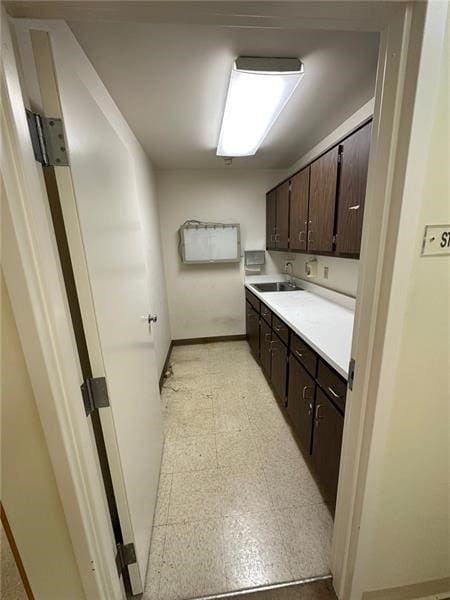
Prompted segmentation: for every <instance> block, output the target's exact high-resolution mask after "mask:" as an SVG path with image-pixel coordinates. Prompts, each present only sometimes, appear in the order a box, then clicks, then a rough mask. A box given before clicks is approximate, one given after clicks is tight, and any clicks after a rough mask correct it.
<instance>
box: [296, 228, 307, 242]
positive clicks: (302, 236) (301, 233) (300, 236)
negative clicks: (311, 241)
mask: <svg viewBox="0 0 450 600" xmlns="http://www.w3.org/2000/svg"><path fill="white" fill-rule="evenodd" d="M305 236H306V232H305V231H299V232H298V241H299V242H304V241H305Z"/></svg>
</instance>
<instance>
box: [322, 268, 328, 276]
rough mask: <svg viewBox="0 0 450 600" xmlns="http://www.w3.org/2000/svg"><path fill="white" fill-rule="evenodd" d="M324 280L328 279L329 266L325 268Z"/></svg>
mask: <svg viewBox="0 0 450 600" xmlns="http://www.w3.org/2000/svg"><path fill="white" fill-rule="evenodd" d="M323 278H324V279H328V267H327V266H324V267H323Z"/></svg>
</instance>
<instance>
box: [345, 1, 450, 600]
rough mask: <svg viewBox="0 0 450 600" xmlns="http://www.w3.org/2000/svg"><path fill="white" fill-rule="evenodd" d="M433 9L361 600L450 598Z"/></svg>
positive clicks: (378, 420)
mask: <svg viewBox="0 0 450 600" xmlns="http://www.w3.org/2000/svg"><path fill="white" fill-rule="evenodd" d="M427 11H428V18H427V22H426V29H425V36H424V49H423V54H422V57H421V66H420V71H419V79H418V90H417V96H416V104H415V114H414V117H413V126H412V130H411V131H412V137H411V141H410V147H409V157H408V163H407V166H406V179H405V189H404V190H403V206H402V210H401V215H400V225H399V238H398V240H397V244H396V256H395V261H394V272H393V277H392V284H391V288H390V290H389V307H388V316H387V326H386V332H385V336H384V340H383V342H382V343H383V363H382V367H381V372H380V377H379V382H378V389H377V390H376V413H375V422H374V430H373V435H372V441H371V449H370V458H369V467H368V478H367V484H366V491H365V496H364V505H363V512H362V516H361V522H360V528H359V532H360V533H359V544H358V547H357V550H356V563H355V569H354V587H353V590H354V591H353V595H352V596H351V597H352V598H355V599H358V600H360V598H361V597H363V598H366V597H367V598H373V600H375V598H379V599H381V598H394V597H395V598H398V599H400V598H410V599H411V598H425V597H427V598H428V597H430V598H436V599H437V598H448V597H450V543H449V541H450V506H449V498H450V468H449V457H450V447H449V442H450V438H449V431H450V421H449V416H450V415H449V407H450V402H449V400H450V398H449V392H450V380H449V377H450V344H449V339H450V338H449V332H450V256H449V255H447V256H435V257H421V247H422V239H423V232H424V227H425V225H426V224H437V223H450V201H449V200H450V197H449V169H448V166H449V164H450V154H449V113H448V106H449V88H448V33H449V27H448V25H449V21H448V20H447V21H446V18H445V13H447V15H448V6H447V5H446V3H437V2H436V3H430V4H429V5H428V8H427ZM445 24H447V39H446V46H445V45H444V46H443V45H442V38H443V29H444V28H445ZM430 64H433V69H430V68H429V65H430ZM386 285H388V284H386ZM444 578H446V581H444ZM433 581H434V582H435V584H434V585H433V584H431V582H433ZM427 582H428V583H427ZM437 582H440V584H439V585H438V583H437ZM414 584H416V585H417V587H416V588H415V589H414V587H410V588H406V586H414ZM418 584H421V585H418ZM394 587H395V588H398V589H397V592H396V594H392V595H391V594H390V593H388V590H389V589H391V588H394ZM439 587H440V589H439ZM377 590H378V591H377ZM370 591H373V592H372V593H370V594H369V592H370ZM366 592H367V595H366Z"/></svg>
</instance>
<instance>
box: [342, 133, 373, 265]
mask: <svg viewBox="0 0 450 600" xmlns="http://www.w3.org/2000/svg"><path fill="white" fill-rule="evenodd" d="M371 134H372V123H368V124H367V125H365V126H364V127H363V128H362V129H359V130H358V131H357V132H356V133H354V134H353V135H351V136H350V137H348V138H347V139H346V140H344V142H343V143H342V144H341V159H340V160H341V173H340V179H339V194H338V214H337V230H336V252H338V253H339V254H355V255H357V254H359V250H360V246H361V233H362V224H363V216H364V200H365V197H366V183H367V170H368V166H369V150H370V138H371Z"/></svg>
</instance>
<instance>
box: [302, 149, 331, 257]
mask: <svg viewBox="0 0 450 600" xmlns="http://www.w3.org/2000/svg"><path fill="white" fill-rule="evenodd" d="M338 155H339V147H338V146H335V147H334V148H332V149H331V150H329V151H328V152H327V153H326V154H324V155H323V156H321V157H320V158H319V159H318V160H316V161H315V162H313V163H312V165H311V167H310V170H311V175H310V186H309V224H308V250H314V251H315V252H332V251H333V234H334V216H335V206H336V191H337V171H338Z"/></svg>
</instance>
